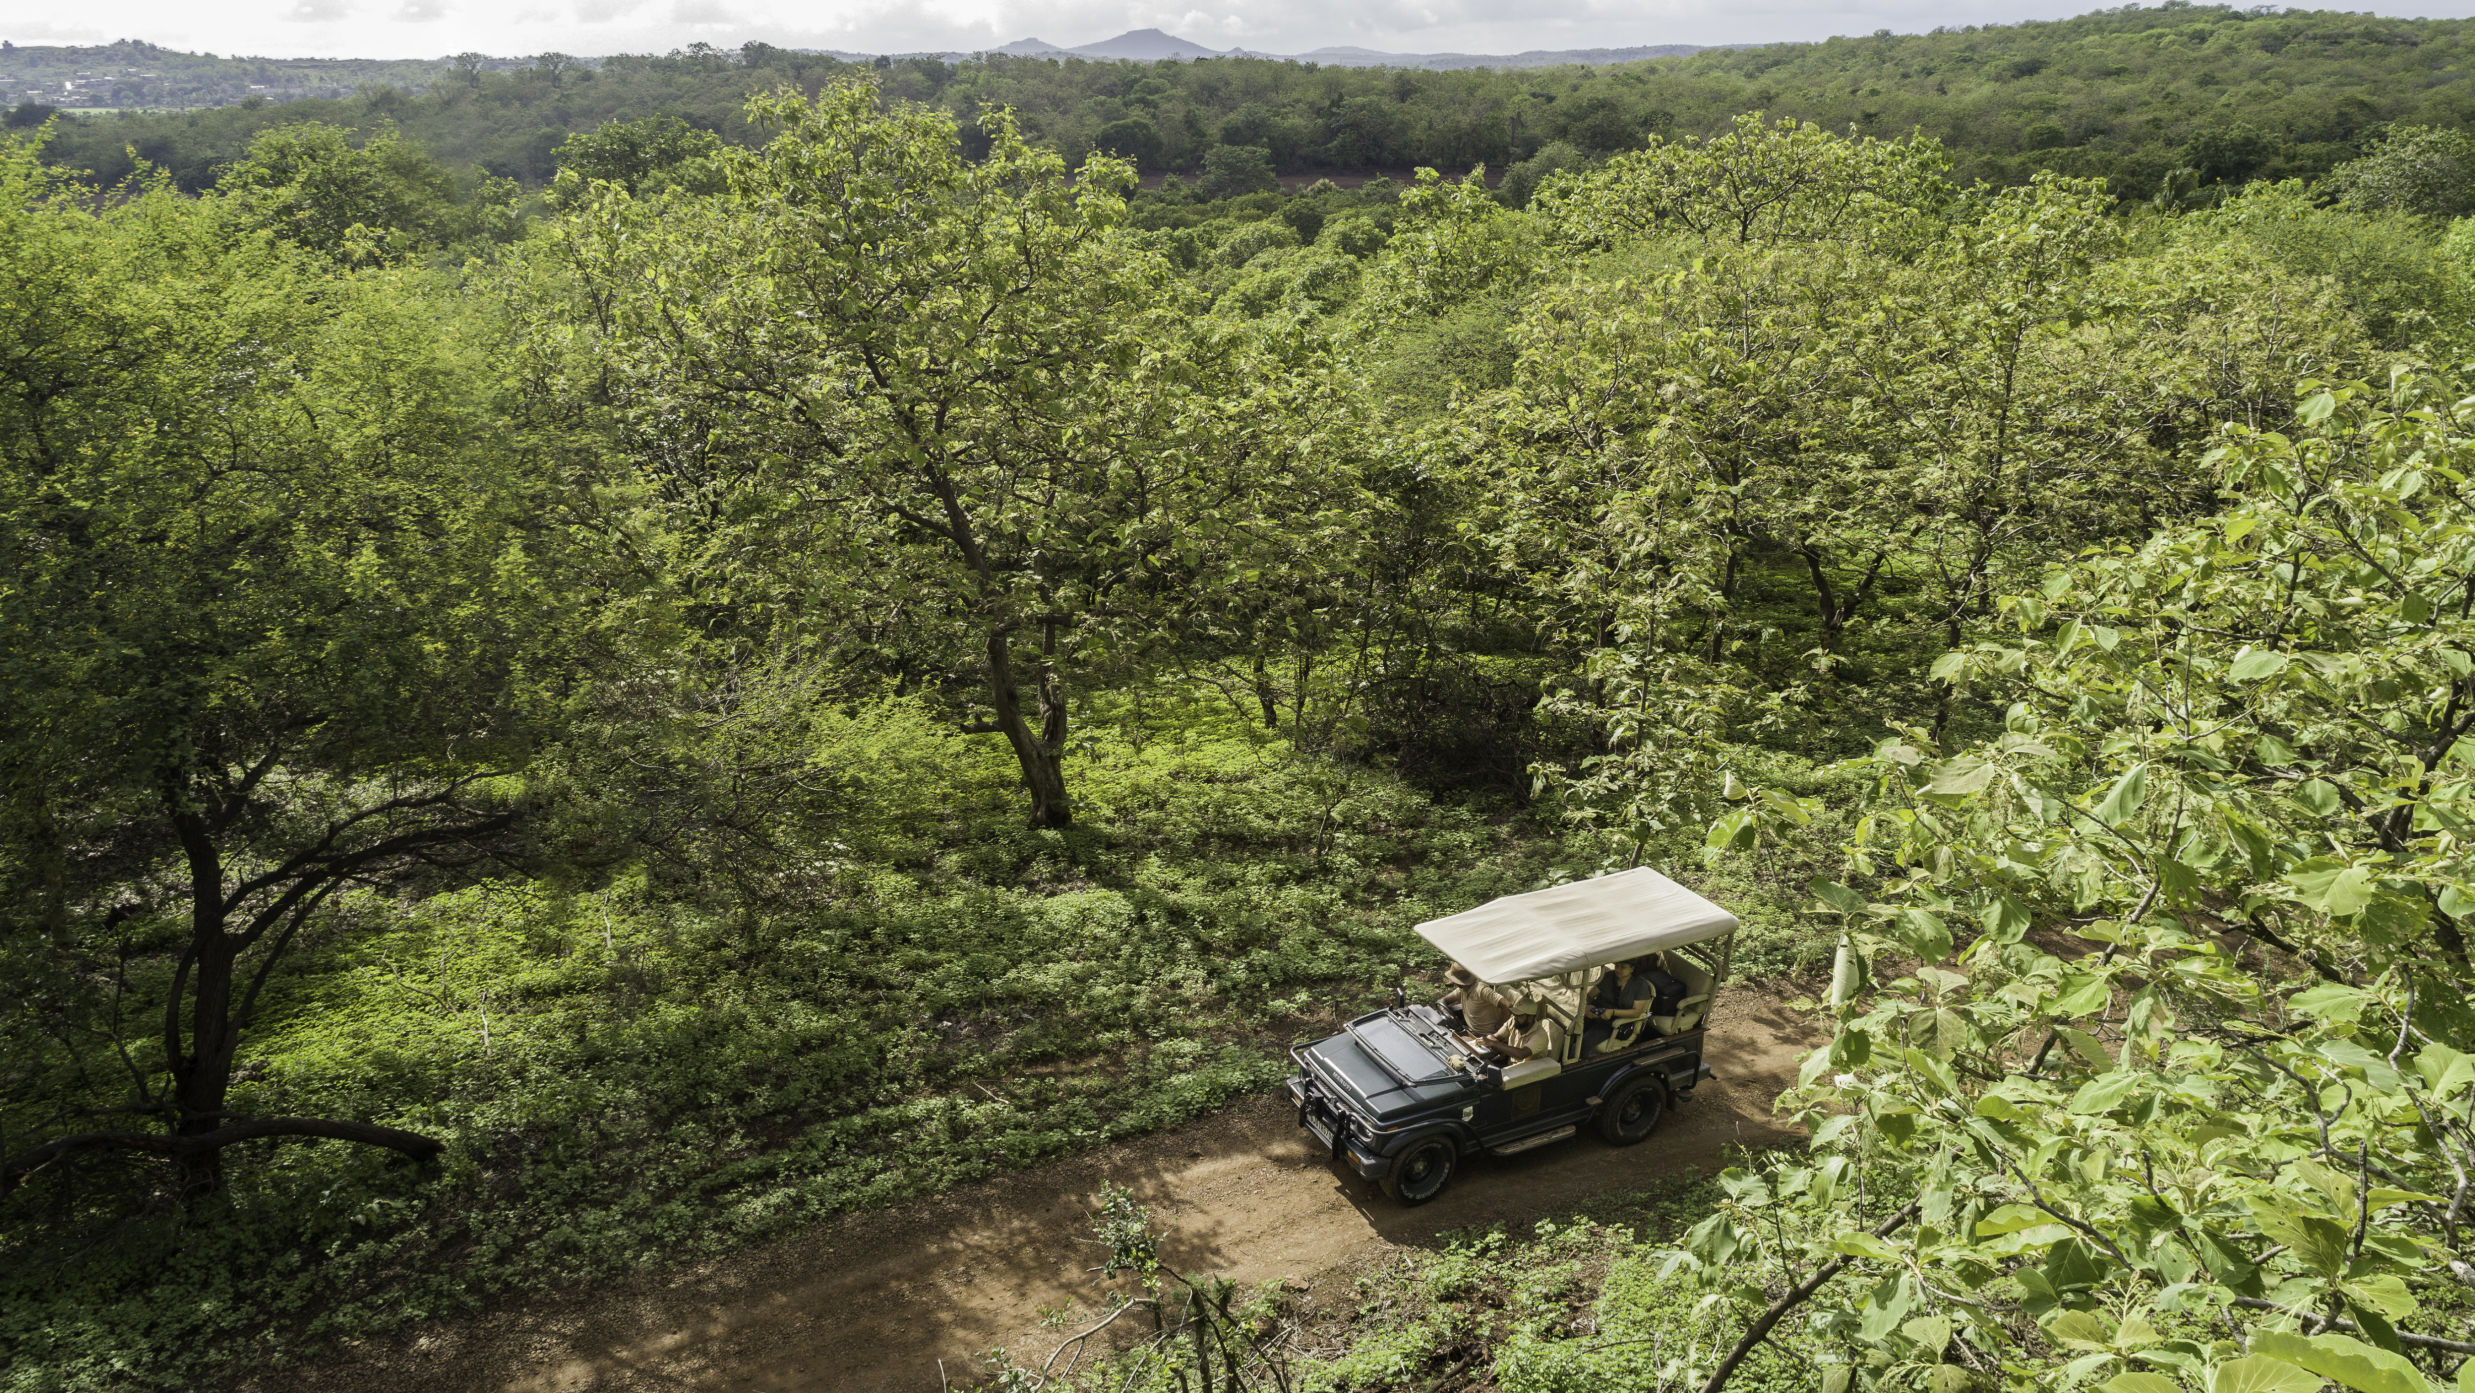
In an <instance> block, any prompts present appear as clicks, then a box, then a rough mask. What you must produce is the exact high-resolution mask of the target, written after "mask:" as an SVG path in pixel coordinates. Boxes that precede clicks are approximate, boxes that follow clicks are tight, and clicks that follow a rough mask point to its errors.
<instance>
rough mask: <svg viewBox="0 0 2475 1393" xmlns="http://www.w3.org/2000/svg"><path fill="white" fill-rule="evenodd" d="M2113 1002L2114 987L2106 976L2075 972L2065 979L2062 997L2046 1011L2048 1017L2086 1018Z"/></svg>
mask: <svg viewBox="0 0 2475 1393" xmlns="http://www.w3.org/2000/svg"><path fill="white" fill-rule="evenodd" d="M2113 1000H2114V991H2113V987H2112V986H2111V984H2110V983H2109V982H2108V981H2107V979H2106V977H2105V975H2104V974H2102V973H2096V972H2075V973H2072V974H2071V975H2069V976H2067V977H2065V978H2063V990H2062V995H2060V996H2058V997H2056V998H2054V1001H2053V1004H2052V1005H2049V1006H2047V1007H2046V1008H2045V1009H2046V1013H2047V1014H2048V1015H2054V1016H2064V1017H2077V1016H2085V1015H2090V1014H2092V1013H2094V1012H2098V1011H2102V1010H2104V1009H2105V1008H2106V1007H2107V1006H2108V1005H2110V1004H2112V1002H2113Z"/></svg>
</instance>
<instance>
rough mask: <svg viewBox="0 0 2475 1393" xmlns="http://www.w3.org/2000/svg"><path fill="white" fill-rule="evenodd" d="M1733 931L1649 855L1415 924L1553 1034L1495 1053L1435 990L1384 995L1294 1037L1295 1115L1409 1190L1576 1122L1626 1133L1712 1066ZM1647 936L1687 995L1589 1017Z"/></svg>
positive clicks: (1390, 1189)
mask: <svg viewBox="0 0 2475 1393" xmlns="http://www.w3.org/2000/svg"><path fill="white" fill-rule="evenodd" d="M1735 932H1736V916H1735V915H1733V914H1730V913H1729V912H1727V911H1726V910H1725V909H1722V908H1720V907H1719V906H1718V905H1716V904H1713V903H1711V902H1710V901H1709V900H1706V899H1703V898H1702V897H1701V896H1699V895H1697V894H1695V893H1693V892H1692V891H1690V890H1688V889H1686V888H1684V887H1683V886H1681V885H1678V884H1677V883H1676V882H1674V881H1672V880H1669V879H1668V878H1667V877H1665V876H1663V875H1661V874H1659V873H1658V872H1657V871H1654V870H1651V869H1649V868H1647V867H1643V868H1641V869H1638V870H1630V871H1622V872H1619V873H1617V874H1615V875H1608V876H1601V877H1599V878H1597V879H1595V880H1585V881H1579V882H1576V883H1574V884H1571V885H1560V886H1557V887H1555V888H1553V889H1549V890H1537V891H1533V892H1531V893H1529V894H1526V895H1509V896H1506V897H1505V898H1503V899H1500V900H1494V901H1491V902H1489V903H1487V904H1483V905H1480V906H1479V907H1478V908H1476V909H1472V910H1467V911H1464V912H1463V913H1460V914H1455V915H1453V916H1451V917H1450V918H1446V919H1436V920H1430V921H1429V922H1427V923H1424V924H1420V925H1419V926H1418V935H1419V937H1421V938H1423V939H1425V940H1426V941H1427V942H1428V943H1429V944H1431V945H1433V946H1434V947H1435V949H1436V950H1437V951H1439V952H1441V953H1442V954H1444V956H1445V957H1447V958H1450V959H1452V960H1453V961H1455V962H1458V963H1460V964H1461V965H1462V966H1463V967H1464V968H1466V969H1467V970H1468V972H1469V973H1470V975H1472V976H1474V977H1475V978H1477V979H1478V980H1480V981H1482V982H1484V983H1486V984H1488V985H1490V986H1492V987H1494V988H1495V989H1496V991H1497V992H1499V993H1500V994H1502V995H1503V996H1504V997H1505V998H1506V999H1508V1000H1516V999H1527V1000H1529V1001H1531V1002H1534V1003H1536V1004H1537V1006H1538V1008H1539V1010H1538V1013H1537V1014H1538V1016H1539V1020H1540V1023H1541V1024H1542V1025H1543V1026H1544V1028H1545V1035H1546V1045H1547V1047H1546V1049H1544V1050H1542V1051H1540V1052H1539V1053H1538V1054H1536V1055H1534V1056H1532V1057H1531V1058H1528V1059H1524V1060H1520V1061H1519V1062H1517V1063H1506V1062H1503V1061H1504V1052H1503V1051H1501V1050H1499V1049H1495V1048H1492V1047H1490V1046H1489V1044H1488V1043H1487V1042H1486V1041H1484V1040H1482V1039H1480V1038H1479V1037H1477V1036H1475V1035H1472V1034H1470V1033H1467V1032H1466V1031H1464V1030H1463V1029H1461V1028H1460V1027H1461V1023H1460V1021H1459V1020H1458V1019H1457V1017H1456V1016H1455V1014H1454V1013H1452V1012H1450V1011H1448V1010H1446V1009H1445V1008H1444V1007H1443V1006H1442V1005H1441V1004H1440V1003H1439V1004H1436V1005H1426V1004H1408V1003H1406V1002H1404V1001H1402V1000H1401V998H1400V997H1399V996H1398V995H1397V994H1396V996H1395V998H1394V1004H1393V1005H1392V1006H1391V1007H1389V1008H1387V1009H1385V1010H1381V1011H1376V1012H1372V1013H1370V1014H1368V1015H1364V1016H1360V1017H1358V1018H1357V1019H1355V1020H1352V1021H1350V1022H1349V1023H1348V1024H1347V1025H1345V1026H1343V1027H1342V1030H1341V1033H1340V1034H1338V1035H1335V1036H1332V1037H1331V1038H1330V1039H1327V1040H1323V1041H1319V1042H1317V1043H1315V1044H1312V1045H1306V1046H1302V1047H1300V1048H1298V1049H1294V1050H1291V1051H1290V1057H1291V1058H1292V1059H1293V1060H1295V1061H1296V1062H1297V1066H1298V1072H1297V1073H1296V1074H1294V1075H1292V1076H1291V1077H1290V1079H1289V1096H1290V1099H1291V1101H1292V1102H1294V1103H1295V1104H1296V1105H1297V1110H1298V1125H1299V1126H1301V1127H1304V1128H1306V1129H1307V1130H1308V1131H1310V1132H1312V1133H1313V1134H1314V1137H1315V1140H1316V1141H1318V1142H1320V1143H1321V1144H1322V1145H1323V1146H1324V1147H1325V1149H1327V1150H1328V1151H1329V1152H1330V1153H1331V1155H1332V1158H1333V1159H1334V1160H1336V1161H1338V1160H1344V1159H1345V1160H1347V1161H1348V1163H1349V1165H1350V1167H1351V1168H1352V1169H1354V1170H1356V1171H1357V1172H1358V1173H1359V1174H1360V1175H1363V1176H1365V1177H1366V1178H1368V1179H1369V1180H1373V1181H1376V1182H1377V1183H1379V1184H1380V1185H1381V1186H1382V1187H1383V1190H1384V1193H1385V1194H1387V1195H1390V1196H1391V1197H1392V1198H1393V1199H1395V1200H1398V1201H1399V1202H1400V1203H1402V1204H1424V1203H1426V1202H1427V1201H1428V1200H1431V1199H1433V1198H1435V1197H1436V1196H1437V1195H1440V1194H1442V1193H1443V1192H1444V1187H1445V1186H1447V1185H1449V1184H1451V1183H1452V1177H1453V1175H1454V1174H1455V1173H1456V1172H1457V1171H1458V1170H1459V1169H1460V1167H1461V1163H1462V1162H1463V1161H1464V1160H1466V1159H1468V1158H1469V1157H1471V1156H1474V1155H1476V1154H1477V1153H1479V1152H1482V1151H1483V1152H1487V1153H1490V1154H1492V1155H1497V1156H1509V1155H1512V1154H1514V1153H1516V1152H1522V1151H1528V1150H1530V1149H1531V1148H1533V1147H1540V1146H1545V1145H1547V1144H1549V1143H1551V1142H1557V1141H1562V1140H1564V1139H1565V1138H1567V1137H1570V1136H1572V1135H1574V1134H1575V1133H1576V1132H1578V1131H1580V1130H1581V1129H1582V1128H1583V1127H1595V1128H1596V1129H1597V1130H1598V1133H1599V1135H1600V1136H1601V1137H1604V1138H1605V1139H1606V1140H1607V1141H1609V1142H1611V1143H1613V1144H1615V1145H1617V1146H1630V1145H1632V1144H1633V1143H1635V1142H1638V1141H1640V1140H1642V1139H1643V1138H1645V1137H1647V1136H1649V1135H1650V1133H1651V1131H1652V1129H1654V1128H1656V1127H1657V1126H1658V1125H1659V1119H1660V1118H1661V1117H1663V1116H1665V1115H1666V1112H1667V1108H1668V1105H1669V1104H1670V1103H1672V1102H1674V1101H1676V1100H1677V1099H1679V1098H1681V1097H1682V1096H1683V1095H1685V1094H1687V1093H1690V1092H1692V1091H1693V1086H1694V1085H1695V1084H1697V1083H1699V1082H1700V1081H1701V1080H1702V1079H1703V1078H1705V1077H1708V1076H1709V1074H1710V1070H1709V1069H1708V1067H1707V1066H1705V1065H1704V1064H1703V1062H1702V1040H1703V1036H1704V1032H1705V1029H1706V1027H1707V1026H1708V1024H1709V1020H1708V1017H1709V1010H1710V1002H1711V999H1712V998H1713V997H1714V996H1715V995H1716V994H1717V992H1718V989H1719V984H1720V983H1721V982H1722V981H1724V980H1725V979H1726V976H1727V958H1728V950H1729V947H1730V945H1731V944H1732V943H1733V942H1734V934H1735ZM1654 951H1656V952H1659V953H1661V954H1662V956H1663V958H1664V962H1665V970H1666V971H1667V973H1668V974H1669V975H1671V976H1673V977H1676V978H1678V979H1679V980H1681V981H1682V982H1683V983H1684V986H1685V994H1684V997H1683V999H1682V1000H1681V1001H1680V1002H1678V1003H1676V1004H1675V1006H1674V1008H1673V1010H1672V1012H1671V1013H1670V1014H1666V1015H1645V1016H1642V1017H1640V1018H1637V1019H1635V1020H1631V1021H1625V1022H1622V1023H1620V1024H1617V1025H1616V1026H1615V1027H1614V1028H1613V1030H1612V1031H1611V1032H1604V1031H1602V1032H1593V1031H1591V1030H1589V1029H1588V1028H1587V1025H1588V1021H1587V1017H1586V1015H1585V1012H1586V1010H1587V1008H1588V1004H1589V1002H1590V1000H1591V992H1592V990H1593V989H1594V988H1595V987H1596V986H1597V985H1598V982H1599V978H1600V977H1601V976H1602V975H1603V974H1605V973H1607V972H1609V971H1611V970H1612V967H1613V965H1614V964H1615V963H1617V962H1619V961H1624V960H1628V959H1636V958H1640V957H1642V956H1643V955H1645V954H1648V953H1651V952H1654ZM1601 1034H1603V1035H1604V1038H1597V1037H1598V1036H1599V1035H1601Z"/></svg>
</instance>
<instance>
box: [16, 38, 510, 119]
mask: <svg viewBox="0 0 2475 1393" xmlns="http://www.w3.org/2000/svg"><path fill="white" fill-rule="evenodd" d="M468 61H469V63H470V65H471V69H472V70H473V71H477V72H505V71H507V70H509V69H513V68H523V67H529V66H531V65H532V63H533V61H534V60H532V59H530V58H483V57H479V56H478V55H476V56H475V57H474V58H472V59H470V60H468ZM455 71H456V65H455V63H454V61H453V60H451V59H446V58H428V59H382V58H221V57H217V56H216V55H214V54H212V53H183V52H181V51H179V50H177V49H169V48H164V47H162V46H161V45H159V44H150V43H144V42H141V41H139V40H135V39H123V40H122V41H120V42H119V43H113V44H94V45H87V46H77V45H53V44H26V45H19V44H14V43H8V42H5V41H0V106H16V105H19V104H21V103H35V104H38V105H42V106H56V107H60V108H63V109H65V110H70V111H76V110H81V109H85V110H91V109H94V108H98V107H103V108H115V107H117V108H128V107H139V108H163V107H198V106H238V105H240V104H241V103H243V102H247V101H250V100H251V99H253V98H254V99H256V100H258V101H262V102H290V101H301V100H304V99H310V98H336V97H348V96H350V95H352V94H353V93H355V92H359V91H361V90H363V89H365V88H371V87H405V88H418V87H426V86H428V85H429V84H431V83H433V82H436V81H438V80H440V79H442V78H445V77H447V76H450V75H451V74H453V73H454V72H455Z"/></svg>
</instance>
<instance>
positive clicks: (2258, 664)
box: [2226, 648, 2287, 682]
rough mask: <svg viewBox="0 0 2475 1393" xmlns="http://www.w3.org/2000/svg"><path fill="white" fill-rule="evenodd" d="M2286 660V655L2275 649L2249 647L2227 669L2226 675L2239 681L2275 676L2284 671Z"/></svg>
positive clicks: (2253, 680)
mask: <svg viewBox="0 0 2475 1393" xmlns="http://www.w3.org/2000/svg"><path fill="white" fill-rule="evenodd" d="M2286 662H2287V658H2286V655H2285V654H2283V653H2280V652H2277V651H2276V650H2274V649H2268V648H2253V649H2247V650H2245V651H2244V653H2243V656H2241V657H2239V658H2237V659H2235V660H2234V662H2233V664H2232V665H2231V666H2229V667H2228V668H2227V669H2226V676H2228V677H2230V678H2232V679H2234V680H2235V681H2237V682H2257V681H2259V680H2260V679H2261V678H2263V677H2275V676H2276V675H2277V674H2279V673H2281V672H2284V671H2285V670H2286Z"/></svg>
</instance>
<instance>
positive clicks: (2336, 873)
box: [2286, 866, 2373, 919]
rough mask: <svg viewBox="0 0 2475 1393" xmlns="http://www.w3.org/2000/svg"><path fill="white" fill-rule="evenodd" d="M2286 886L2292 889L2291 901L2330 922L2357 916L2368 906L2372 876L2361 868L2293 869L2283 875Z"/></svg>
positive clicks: (2370, 900)
mask: <svg viewBox="0 0 2475 1393" xmlns="http://www.w3.org/2000/svg"><path fill="white" fill-rule="evenodd" d="M2286 883H2287V884H2289V885H2291V886H2293V887H2294V888H2295V897H2296V898H2297V899H2299V900H2301V901H2302V902H2303V903H2304V905H2305V906H2306V907H2308V908H2311V909H2317V910H2319V911H2320V912H2321V913H2323V914H2326V915H2328V916H2330V917H2331V918H2333V919H2343V918H2345V917H2347V916H2349V915H2353V914H2360V913H2362V912H2363V909H2364V906H2366V905H2368V904H2370V903H2371V902H2372V890H2373V880H2372V873H2371V871H2369V870H2367V869H2365V868H2364V867H2362V866H2342V867H2338V868H2336V869H2316V870H2302V869H2297V870H2293V871H2289V872H2287V873H2286Z"/></svg>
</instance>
